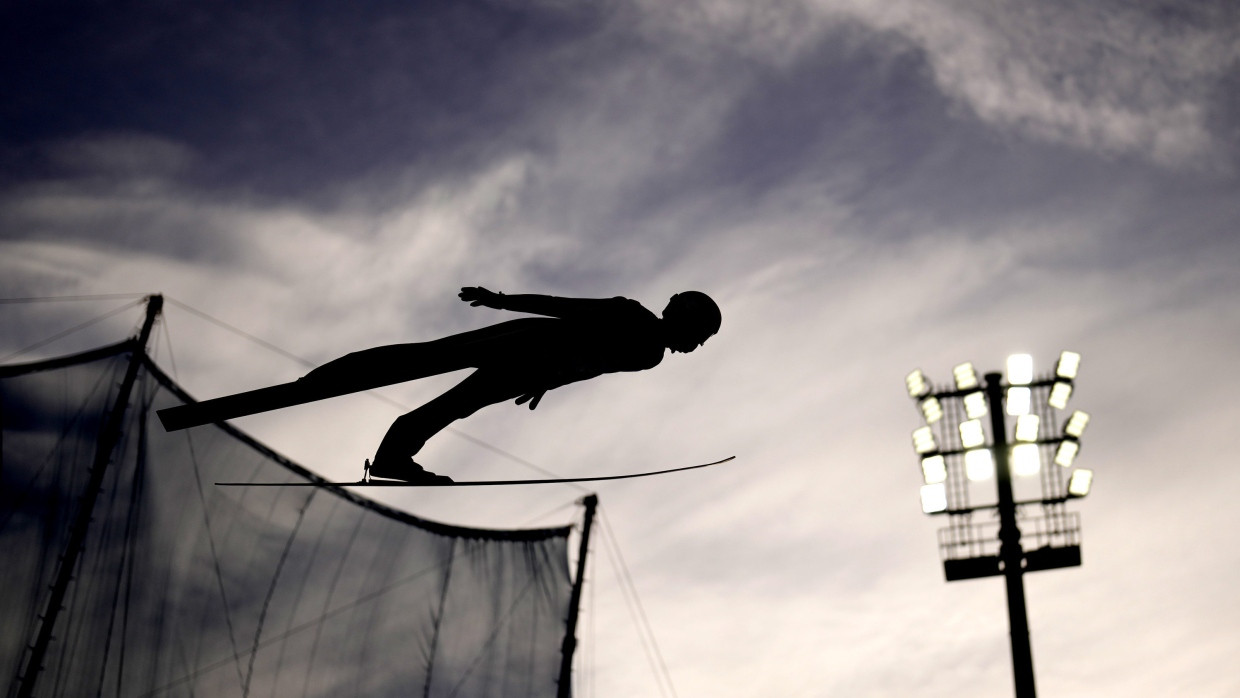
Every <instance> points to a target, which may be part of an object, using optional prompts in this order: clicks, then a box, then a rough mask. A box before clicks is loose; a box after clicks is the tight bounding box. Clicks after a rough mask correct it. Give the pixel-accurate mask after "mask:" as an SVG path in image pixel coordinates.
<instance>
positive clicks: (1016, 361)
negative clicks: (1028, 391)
mask: <svg viewBox="0 0 1240 698" xmlns="http://www.w3.org/2000/svg"><path fill="white" fill-rule="evenodd" d="M1007 377H1008V384H1009V385H1029V383H1031V382H1032V381H1033V357H1032V356H1030V355H1029V354H1012V355H1011V356H1009V357H1008V360H1007Z"/></svg>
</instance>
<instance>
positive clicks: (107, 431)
mask: <svg viewBox="0 0 1240 698" xmlns="http://www.w3.org/2000/svg"><path fill="white" fill-rule="evenodd" d="M163 306H164V297H163V296H160V295H154V296H151V297H150V298H148V299H147V303H146V321H145V322H144V323H143V324H142V331H141V332H140V333H139V334H138V337H137V338H136V339H135V340H133V348H132V350H131V351H132V352H133V353H132V354H130V357H129V367H128V368H127V369H126V370H125V377H124V379H122V380H121V387H120V391H119V392H118V393H117V395H116V402H115V403H114V404H113V405H112V410H111V411H110V412H108V417H107V421H105V422H104V424H103V429H101V430H100V432H99V442H98V445H97V446H96V449H95V460H94V463H93V464H92V465H91V469H90V480H89V481H88V482H87V484H86V492H85V493H84V494H83V495H82V503H81V505H80V506H79V507H78V511H77V516H76V518H75V519H74V521H73V528H72V530H71V531H70V533H69V543H68V545H67V546H65V554H64V556H63V557H62V558H61V561H60V570H59V571H58V572H57V575H56V581H55V582H54V583H53V584H52V595H51V596H50V597H49V598H48V601H47V610H46V611H44V613H43V616H42V618H43V623H42V625H40V626H39V634H38V636H37V637H36V638H35V642H34V645H33V646H32V647H31V650H30V661H29V662H28V663H27V664H26V672H25V674H24V675H23V676H22V680H21V687H20V688H19V689H18V693H17V695H18V698H30V697H31V696H32V695H34V686H35V682H36V681H37V680H38V678H39V672H41V671H42V670H43V660H44V658H45V657H46V656H47V649H48V646H49V645H51V642H52V631H53V630H55V628H56V618H57V616H59V615H60V611H61V610H62V605H63V604H64V601H65V595H66V593H67V592H68V591H69V582H71V581H72V580H73V571H74V568H75V567H77V561H78V556H79V555H81V553H82V548H83V546H84V545H85V543H86V534H87V532H88V531H89V530H90V518H91V515H92V514H93V513H94V509H95V501H96V500H97V499H98V498H99V492H100V491H101V490H102V489H103V474H104V472H105V471H107V469H108V463H109V462H111V460H112V451H113V450H115V449H116V444H117V443H118V442H119V441H120V437H121V429H122V427H123V426H124V420H125V408H126V407H127V406H128V405H129V395H130V393H131V392H132V391H133V384H134V382H135V381H136V380H137V378H138V369H139V368H140V367H141V366H142V360H143V358H144V357H145V356H146V344H147V341H148V340H149V339H150V338H151V328H152V327H154V325H155V319H156V318H157V317H159V311H160V310H161V309H162V308H163Z"/></svg>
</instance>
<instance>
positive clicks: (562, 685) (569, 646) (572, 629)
mask: <svg viewBox="0 0 1240 698" xmlns="http://www.w3.org/2000/svg"><path fill="white" fill-rule="evenodd" d="M581 503H582V504H584V505H585V507H586V515H585V523H584V524H582V527H581V546H580V547H579V548H578V551H577V578H576V579H575V580H573V594H572V596H571V597H570V598H569V601H568V622H567V626H568V628H567V629H566V630H565V631H564V644H563V645H561V646H560V680H559V683H558V689H557V690H556V694H555V695H556V698H570V696H572V675H573V651H574V650H576V649H577V612H578V609H579V608H580V607H581V587H582V583H583V582H584V581H585V577H586V553H587V551H588V550H589V548H590V528H591V527H592V526H593V525H594V510H595V508H596V507H598V495H596V494H591V495H587V496H586V497H585V498H584V499H582V500H581Z"/></svg>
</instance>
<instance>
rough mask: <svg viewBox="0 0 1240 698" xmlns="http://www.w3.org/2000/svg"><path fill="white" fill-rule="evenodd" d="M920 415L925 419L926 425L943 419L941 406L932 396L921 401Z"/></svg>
mask: <svg viewBox="0 0 1240 698" xmlns="http://www.w3.org/2000/svg"><path fill="white" fill-rule="evenodd" d="M921 413H922V414H923V415H925V417H926V424H934V423H935V422H937V421H939V420H940V419H942V418H943V405H941V404H939V399H938V398H937V397H935V396H933V395H931V396H930V397H928V398H926V399H925V400H922V401H921Z"/></svg>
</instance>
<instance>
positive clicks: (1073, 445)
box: [1055, 441, 1081, 468]
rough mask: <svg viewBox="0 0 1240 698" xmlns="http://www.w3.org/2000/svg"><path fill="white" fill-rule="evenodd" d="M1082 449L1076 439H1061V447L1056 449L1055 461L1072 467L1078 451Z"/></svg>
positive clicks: (1066, 466)
mask: <svg viewBox="0 0 1240 698" xmlns="http://www.w3.org/2000/svg"><path fill="white" fill-rule="evenodd" d="M1079 450H1081V445H1080V444H1078V443H1077V442H1075V441H1061V442H1059V448H1057V449H1055V462H1056V463H1057V464H1059V465H1062V466H1063V467H1065V468H1071V467H1072V461H1074V460H1076V452H1077V451H1079Z"/></svg>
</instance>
